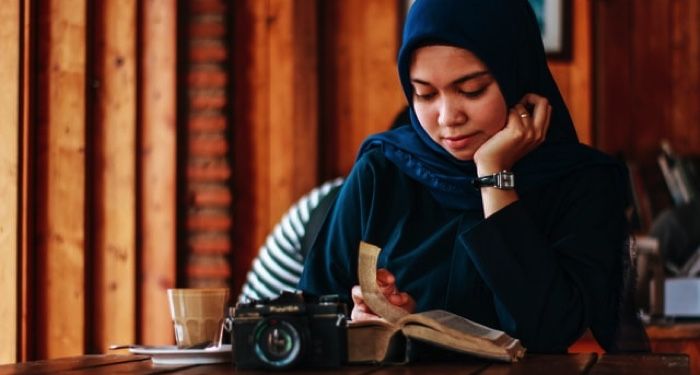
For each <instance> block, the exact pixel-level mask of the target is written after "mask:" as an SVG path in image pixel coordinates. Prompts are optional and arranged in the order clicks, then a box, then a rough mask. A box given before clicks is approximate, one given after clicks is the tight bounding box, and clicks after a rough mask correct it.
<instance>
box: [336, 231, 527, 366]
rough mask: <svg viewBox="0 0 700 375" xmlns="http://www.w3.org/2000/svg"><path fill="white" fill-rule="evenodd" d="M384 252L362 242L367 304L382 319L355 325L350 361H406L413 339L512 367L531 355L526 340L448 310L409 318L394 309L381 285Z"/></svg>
mask: <svg viewBox="0 0 700 375" xmlns="http://www.w3.org/2000/svg"><path fill="white" fill-rule="evenodd" d="M379 252H380V249H379V248H378V247H376V246H373V245H370V244H368V243H365V242H362V243H360V258H359V265H358V268H359V270H358V272H359V279H360V287H361V288H362V294H363V296H364V299H365V303H366V304H367V305H368V306H369V307H370V308H371V309H372V311H374V312H375V314H377V315H379V316H380V317H381V318H382V319H377V320H368V321H360V322H350V323H349V325H348V361H349V362H351V363H362V362H387V361H388V362H404V361H406V360H407V358H408V355H407V350H408V345H407V343H410V340H419V341H424V342H427V343H430V344H433V345H437V346H440V347H443V348H446V349H449V350H452V351H455V352H461V353H466V354H471V355H474V356H478V357H483V358H488V359H494V360H500V361H506V362H514V361H517V360H518V359H519V358H522V357H523V356H524V355H525V348H524V347H523V346H522V345H521V344H520V341H519V340H517V339H514V338H512V337H510V336H508V335H507V334H506V333H505V332H502V331H499V330H495V329H492V328H489V327H486V326H483V325H481V324H478V323H475V322H473V321H471V320H469V319H467V318H464V317H462V316H459V315H456V314H453V313H450V312H447V311H444V310H431V311H425V312H421V313H416V314H408V313H407V312H406V311H405V310H403V309H401V308H399V307H397V306H394V305H392V304H391V303H390V302H389V301H388V300H387V299H386V297H384V295H383V294H382V293H381V291H380V290H379V288H378V286H377V276H376V274H377V257H378V255H379Z"/></svg>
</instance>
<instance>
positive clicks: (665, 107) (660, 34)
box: [610, 1, 672, 155]
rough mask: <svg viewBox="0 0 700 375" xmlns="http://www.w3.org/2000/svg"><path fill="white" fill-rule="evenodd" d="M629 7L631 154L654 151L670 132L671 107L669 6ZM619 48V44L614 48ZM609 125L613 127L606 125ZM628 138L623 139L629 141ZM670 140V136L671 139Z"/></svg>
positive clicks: (655, 3)
mask: <svg viewBox="0 0 700 375" xmlns="http://www.w3.org/2000/svg"><path fill="white" fill-rule="evenodd" d="M630 4H632V5H631V7H632V13H631V14H632V16H633V17H634V21H633V23H632V35H634V38H633V40H632V44H631V47H632V53H631V57H632V62H633V65H632V67H631V69H630V70H631V72H632V77H631V78H632V79H631V80H630V84H631V86H632V95H633V96H632V106H631V107H630V108H629V110H630V112H629V114H630V116H629V117H628V118H627V119H626V120H627V121H626V125H627V127H629V129H630V130H629V134H630V135H632V136H633V137H634V138H629V139H634V154H635V155H643V154H651V153H656V152H657V150H658V149H659V141H660V140H661V139H662V138H664V137H668V136H669V135H672V132H669V131H668V129H670V128H671V126H670V125H671V124H670V119H671V116H670V114H671V108H672V106H671V105H670V101H669V100H668V98H670V97H671V82H672V80H671V74H670V72H669V71H670V69H671V53H670V52H671V45H670V44H671V38H670V32H671V25H670V22H671V17H670V16H671V6H670V5H669V3H668V2H667V1H652V2H649V3H648V4H642V3H640V2H637V1H634V2H630ZM618 48H619V47H618ZM610 126H615V125H614V124H610ZM629 139H627V140H626V142H629ZM671 140H672V139H671Z"/></svg>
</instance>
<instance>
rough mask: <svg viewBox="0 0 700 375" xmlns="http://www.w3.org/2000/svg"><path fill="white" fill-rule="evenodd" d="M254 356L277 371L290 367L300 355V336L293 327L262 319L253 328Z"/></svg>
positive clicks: (280, 321)
mask: <svg viewBox="0 0 700 375" xmlns="http://www.w3.org/2000/svg"><path fill="white" fill-rule="evenodd" d="M254 340H255V341H254V343H255V354H256V356H257V357H258V359H260V361H262V362H263V363H265V364H267V365H269V366H271V367H273V368H277V369H281V368H286V367H292V366H293V365H294V364H296V362H297V361H298V360H299V359H300V358H301V355H302V335H301V333H300V332H299V331H298V330H297V329H296V327H294V325H292V324H290V323H289V322H286V321H284V320H278V319H274V318H267V319H263V320H262V321H260V323H258V325H257V327H256V328H255V334H254Z"/></svg>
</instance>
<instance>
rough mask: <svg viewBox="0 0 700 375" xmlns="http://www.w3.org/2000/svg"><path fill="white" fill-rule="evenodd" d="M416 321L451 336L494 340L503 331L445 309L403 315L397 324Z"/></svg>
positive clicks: (501, 334)
mask: <svg viewBox="0 0 700 375" xmlns="http://www.w3.org/2000/svg"><path fill="white" fill-rule="evenodd" d="M410 322H416V323H420V324H423V325H425V326H428V327H432V328H434V329H436V330H438V331H441V332H445V333H448V334H451V335H452V336H458V337H459V336H464V335H465V334H466V335H469V336H477V337H480V338H483V339H485V340H489V341H496V340H498V339H499V338H500V337H501V336H503V334H504V333H503V332H502V331H499V330H496V329H493V328H489V327H486V326H484V325H481V324H479V323H477V322H473V321H471V320H469V319H467V318H465V317H463V316H460V315H456V314H453V313H451V312H449V311H445V310H430V311H425V312H422V313H417V314H412V315H408V316H406V317H404V318H403V319H402V320H401V321H400V322H399V324H409V323H410Z"/></svg>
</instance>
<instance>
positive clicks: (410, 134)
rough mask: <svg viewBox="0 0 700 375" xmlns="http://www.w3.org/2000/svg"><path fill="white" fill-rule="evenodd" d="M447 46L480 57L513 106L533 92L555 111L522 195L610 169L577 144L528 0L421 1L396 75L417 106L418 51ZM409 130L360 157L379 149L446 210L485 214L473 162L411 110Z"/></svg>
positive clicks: (523, 173)
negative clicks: (414, 63) (414, 70)
mask: <svg viewBox="0 0 700 375" xmlns="http://www.w3.org/2000/svg"><path fill="white" fill-rule="evenodd" d="M426 45H449V46H453V47H459V48H464V49H467V50H469V51H471V52H472V53H474V54H475V55H476V56H477V57H479V59H481V60H482V61H483V62H484V63H485V65H486V66H487V67H488V68H489V71H490V73H491V74H492V75H493V76H494V78H495V80H496V82H497V83H498V85H499V87H500V89H501V92H502V93H503V96H504V98H505V101H506V104H507V105H508V107H509V108H510V107H512V106H513V105H515V104H516V103H518V102H519V101H520V100H521V99H522V97H523V96H524V95H525V94H527V93H535V94H538V95H541V96H544V97H546V98H547V99H548V100H549V102H550V105H551V106H552V115H551V120H550V126H549V130H548V131H547V136H546V139H545V141H544V143H543V144H542V145H540V146H539V147H538V148H537V149H535V150H534V151H532V152H530V153H529V154H528V155H526V156H525V157H524V158H523V159H521V160H520V161H518V162H517V163H516V165H515V166H514V167H513V172H514V173H515V179H516V180H515V182H516V188H517V190H518V191H519V192H524V191H527V190H529V189H532V188H535V187H539V186H542V185H545V184H547V183H550V182H552V181H554V180H556V179H558V178H561V177H562V176H564V175H565V174H568V173H570V172H572V171H574V170H576V169H578V168H580V167H583V166H586V165H591V164H609V163H614V161H613V160H612V159H611V158H609V157H608V156H606V155H604V154H602V153H599V152H597V151H595V150H593V149H590V148H588V147H586V146H584V145H582V144H580V143H579V141H578V138H577V137H576V131H575V129H574V126H573V123H572V121H571V117H570V115H569V111H568V110H567V108H566V105H565V104H564V100H563V99H562V97H561V94H560V92H559V89H558V88H557V86H556V84H555V82H554V79H553V78H552V75H551V73H550V71H549V67H548V66H547V60H546V57H545V53H544V47H543V45H542V39H541V37H540V32H539V28H538V25H537V22H536V19H535V15H534V13H533V11H532V9H531V8H530V5H529V3H528V2H527V0H488V1H483V0H417V1H416V2H415V3H414V4H413V6H412V7H411V9H410V12H409V13H408V16H407V19H406V23H405V25H404V32H403V43H402V46H401V49H400V51H399V58H398V71H399V78H400V80H401V85H402V88H403V90H404V94H405V96H406V98H407V99H408V102H409V105H410V104H411V103H412V98H413V87H412V85H411V82H410V76H409V71H410V64H411V60H412V57H413V53H414V52H415V50H416V49H417V48H420V47H422V46H426ZM410 118H411V124H410V126H402V127H400V128H398V129H395V130H392V131H389V132H384V133H380V134H377V135H374V136H371V137H369V138H368V139H367V140H366V141H365V142H364V143H363V145H362V146H361V148H360V152H359V155H358V158H359V157H362V155H364V154H365V153H366V152H368V151H370V150H373V149H375V148H379V149H381V150H382V152H383V153H384V155H385V156H386V157H387V159H389V160H390V161H391V162H392V163H394V164H395V165H396V166H397V167H398V168H400V169H401V170H402V171H403V172H404V173H406V174H407V175H409V176H411V178H413V179H415V180H416V181H418V182H419V183H421V184H423V185H424V186H426V187H427V188H428V189H429V190H430V191H431V193H432V195H433V197H434V198H435V199H436V200H437V201H438V202H439V203H440V204H442V205H443V206H445V207H448V208H454V209H463V210H475V209H481V194H480V193H479V192H478V191H477V190H476V189H475V188H473V187H472V185H471V181H472V180H473V179H474V178H475V177H476V165H475V164H474V162H473V161H462V160H459V159H456V158H455V157H454V156H452V155H451V154H450V153H448V152H447V151H446V150H445V149H443V148H442V146H440V145H439V144H437V143H435V142H434V141H433V140H432V139H431V138H430V136H429V135H428V134H427V133H426V132H425V130H424V129H423V127H422V126H421V124H420V122H419V121H418V118H417V117H416V114H415V112H414V111H413V108H412V107H411V108H410Z"/></svg>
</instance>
